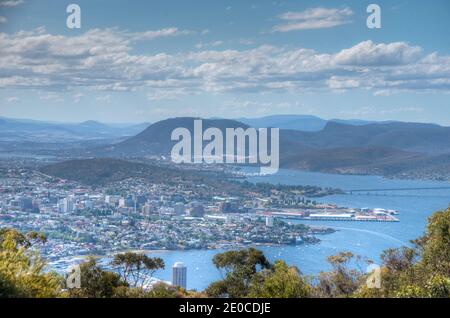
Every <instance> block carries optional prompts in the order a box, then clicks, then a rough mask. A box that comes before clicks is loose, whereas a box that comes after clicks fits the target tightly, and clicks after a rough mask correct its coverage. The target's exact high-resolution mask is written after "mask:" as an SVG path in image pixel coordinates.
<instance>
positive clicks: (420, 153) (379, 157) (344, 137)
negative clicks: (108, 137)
mask: <svg viewBox="0 0 450 318" xmlns="http://www.w3.org/2000/svg"><path fill="white" fill-rule="evenodd" d="M194 120H195V118H192V117H181V118H172V119H167V120H163V121H160V122H157V123H155V124H153V125H150V126H149V127H148V128H147V129H145V130H144V131H143V132H141V133H140V134H138V135H136V136H134V137H132V138H129V139H127V140H124V141H122V142H120V143H117V144H114V145H111V146H106V147H100V148H96V149H94V150H92V153H91V154H92V155H99V156H118V157H130V156H131V157H140V156H148V155H166V156H167V155H169V154H170V151H171V149H172V147H173V145H174V144H175V142H174V141H171V140H170V137H171V133H172V131H173V130H174V129H175V128H178V127H184V128H187V129H188V130H189V131H191V133H192V131H193V123H194ZM209 127H217V128H219V129H221V130H222V131H223V132H224V131H225V128H237V127H242V128H244V129H246V128H248V127H249V126H248V125H246V124H244V123H240V122H238V121H235V120H226V119H207V120H205V119H204V120H203V129H207V128H209ZM445 154H450V127H442V126H438V125H433V124H418V123H401V122H386V123H372V124H367V125H356V126H355V125H348V124H343V123H338V122H334V121H331V122H328V123H327V124H326V125H325V127H324V128H323V129H322V130H320V131H315V132H311V131H310V132H305V131H299V130H289V129H281V130H280V164H281V166H282V167H285V168H295V169H303V170H310V171H323V172H325V171H326V172H334V173H357V174H369V173H370V174H382V175H393V174H398V173H408V174H411V173H412V172H413V169H414V167H417V168H418V169H420V171H426V170H428V171H436V173H437V171H441V170H442V169H444V168H445V167H447V164H450V155H449V156H446V155H445ZM438 158H440V159H438ZM449 166H450V165H449ZM420 171H417V173H418V174H420ZM444 172H445V171H444ZM447 173H448V174H449V175H450V170H447Z"/></svg>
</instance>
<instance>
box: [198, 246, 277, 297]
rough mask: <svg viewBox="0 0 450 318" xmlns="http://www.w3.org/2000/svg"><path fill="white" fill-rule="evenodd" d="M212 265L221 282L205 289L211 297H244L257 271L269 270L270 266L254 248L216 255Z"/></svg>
mask: <svg viewBox="0 0 450 318" xmlns="http://www.w3.org/2000/svg"><path fill="white" fill-rule="evenodd" d="M213 263H214V265H215V266H216V267H217V269H219V271H220V272H221V275H222V277H223V280H222V281H218V282H214V283H212V284H211V285H210V286H208V288H207V289H206V293H207V295H209V296H212V297H246V296H247V295H248V290H249V285H250V282H251V280H252V278H253V276H254V275H255V274H256V272H257V271H258V269H260V270H262V269H269V268H270V266H271V265H270V263H269V261H268V260H267V259H266V257H265V256H264V254H263V252H261V251H259V250H257V249H254V248H249V249H244V250H240V251H228V252H225V253H221V254H217V255H215V256H214V258H213Z"/></svg>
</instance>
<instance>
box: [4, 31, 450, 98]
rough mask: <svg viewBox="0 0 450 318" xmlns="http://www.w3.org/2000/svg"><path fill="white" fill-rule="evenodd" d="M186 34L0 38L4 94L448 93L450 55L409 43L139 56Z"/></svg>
mask: <svg viewBox="0 0 450 318" xmlns="http://www.w3.org/2000/svg"><path fill="white" fill-rule="evenodd" d="M180 32H181V34H183V32H182V31H179V30H178V29H176V28H168V29H162V30H159V31H148V32H140V33H130V32H126V31H122V30H119V29H93V30H89V31H87V32H85V33H83V34H81V35H77V36H63V35H53V34H49V33H48V32H47V31H45V29H43V28H39V29H36V30H33V31H21V32H18V33H15V34H5V33H0V56H2V58H1V59H0V88H24V89H25V88H34V89H40V90H47V91H60V90H73V89H75V88H82V89H90V90H97V91H135V90H142V91H144V92H145V93H146V94H147V96H148V99H149V100H163V99H173V98H180V97H181V96H182V95H184V94H197V93H201V92H212V93H216V92H267V91H308V90H320V89H324V90H337V91H339V90H350V89H371V90H373V91H374V92H377V91H378V92H382V91H386V92H387V91H389V92H394V91H400V90H415V91H417V90H441V91H450V56H442V55H439V54H437V53H431V54H428V55H425V54H424V53H423V51H422V49H421V48H420V47H417V46H412V45H409V44H408V43H405V42H394V43H373V42H372V41H365V42H361V43H357V44H355V45H354V46H352V47H350V48H346V49H343V50H341V51H337V52H334V53H321V52H318V51H315V50H311V49H307V48H292V47H274V46H270V45H261V46H259V47H256V48H251V49H245V50H219V49H217V48H214V46H210V47H209V49H204V48H203V49H202V48H200V49H199V50H195V51H192V52H181V53H174V54H169V53H165V52H160V53H155V54H139V53H135V51H134V50H133V48H134V45H135V43H136V42H137V41H147V40H151V39H154V38H155V37H160V36H174V35H176V34H180Z"/></svg>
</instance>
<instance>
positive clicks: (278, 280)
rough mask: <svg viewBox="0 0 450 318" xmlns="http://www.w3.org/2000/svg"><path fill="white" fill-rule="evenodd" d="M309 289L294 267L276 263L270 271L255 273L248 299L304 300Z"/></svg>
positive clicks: (309, 293)
mask: <svg viewBox="0 0 450 318" xmlns="http://www.w3.org/2000/svg"><path fill="white" fill-rule="evenodd" d="M310 296H311V287H310V286H309V284H308V283H307V282H306V281H305V280H304V278H303V277H302V275H301V274H300V272H299V271H298V269H297V268H296V267H295V266H288V265H287V264H286V263H285V262H283V261H276V262H275V264H274V265H273V267H272V269H271V270H265V271H261V272H259V273H257V274H256V275H255V276H254V277H253V279H252V283H251V285H250V292H249V297H254V298H259V297H262V298H306V297H310Z"/></svg>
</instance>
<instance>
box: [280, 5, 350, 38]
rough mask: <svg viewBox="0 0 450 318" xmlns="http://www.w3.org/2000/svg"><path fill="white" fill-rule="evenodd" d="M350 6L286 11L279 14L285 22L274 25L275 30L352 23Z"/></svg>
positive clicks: (303, 28)
mask: <svg viewBox="0 0 450 318" xmlns="http://www.w3.org/2000/svg"><path fill="white" fill-rule="evenodd" d="M352 15H353V11H352V10H351V9H350V8H343V9H337V8H321V7H319V8H310V9H307V10H305V11H300V12H285V13H283V14H282V15H280V16H279V18H280V19H281V20H283V21H284V22H283V23H281V24H278V25H276V26H274V27H273V29H272V31H273V32H289V31H297V30H309V29H326V28H333V27H335V26H339V25H343V24H348V23H351V20H350V19H349V18H350V17H351V16H352Z"/></svg>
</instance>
